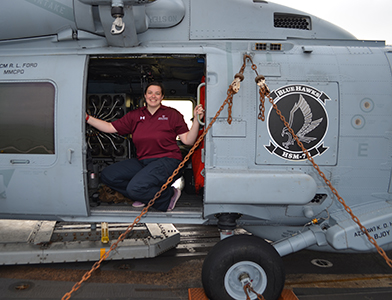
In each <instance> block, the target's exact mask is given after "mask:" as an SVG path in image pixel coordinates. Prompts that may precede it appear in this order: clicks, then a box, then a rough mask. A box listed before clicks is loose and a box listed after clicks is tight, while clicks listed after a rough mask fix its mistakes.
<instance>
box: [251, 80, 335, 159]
mask: <svg viewBox="0 0 392 300" xmlns="http://www.w3.org/2000/svg"><path fill="white" fill-rule="evenodd" d="M269 88H270V89H271V97H272V99H273V100H274V103H275V104H276V105H277V107H278V109H279V110H280V111H281V113H282V115H283V116H284V118H285V119H286V121H287V122H288V124H289V125H290V127H291V128H292V129H293V131H294V133H295V134H296V135H297V136H298V138H299V140H300V141H301V142H302V144H303V145H304V147H305V149H306V150H307V151H308V152H309V154H310V155H311V156H312V157H313V158H314V160H315V162H316V163H318V164H320V165H335V164H336V162H337V147H338V108H339V107H338V84H337V83H336V82H322V83H319V82H318V83H302V82H287V81H286V82H284V83H283V82H282V83H280V82H274V83H273V84H270V85H269ZM305 162H306V155H305V153H303V151H302V150H301V148H300V147H299V146H298V144H297V142H296V141H295V139H294V137H293V136H292V134H291V133H290V132H289V130H288V129H287V128H286V127H285V126H284V123H283V121H282V120H281V118H280V116H279V115H278V114H277V113H276V111H275V109H274V108H273V107H272V105H271V104H270V103H268V104H267V105H266V120H265V122H258V123H257V144H256V164H266V165H268V164H282V165H283V164H295V165H297V164H304V163H305Z"/></svg>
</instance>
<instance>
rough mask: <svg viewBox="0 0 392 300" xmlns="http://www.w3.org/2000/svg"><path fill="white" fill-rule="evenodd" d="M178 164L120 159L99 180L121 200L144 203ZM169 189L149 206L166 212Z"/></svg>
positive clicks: (170, 161)
mask: <svg viewBox="0 0 392 300" xmlns="http://www.w3.org/2000/svg"><path fill="white" fill-rule="evenodd" d="M179 163H180V161H179V160H177V159H174V158H168V157H162V158H149V159H143V160H140V161H139V160H137V159H136V158H132V159H128V160H124V161H120V162H117V163H115V164H112V165H110V166H108V167H106V168H105V169H104V170H103V171H102V172H101V181H102V182H103V183H105V184H106V185H107V186H108V187H110V188H112V189H114V190H116V191H118V192H120V193H121V194H123V195H124V196H125V197H127V198H129V199H131V200H133V201H140V202H143V203H145V204H147V203H148V202H149V201H150V200H151V199H152V198H154V196H155V194H156V193H157V192H158V191H159V190H160V189H161V187H162V185H163V184H164V183H165V182H166V181H167V179H168V178H169V177H170V175H172V174H173V171H174V170H175V169H176V168H177V167H178V165H179ZM172 196H173V188H171V187H170V186H168V187H167V189H165V190H164V191H163V192H162V195H161V197H159V198H158V199H157V200H155V203H154V205H153V206H152V207H154V208H156V209H158V210H161V211H167V208H168V206H169V203H170V199H171V197H172Z"/></svg>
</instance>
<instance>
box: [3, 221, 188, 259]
mask: <svg viewBox="0 0 392 300" xmlns="http://www.w3.org/2000/svg"><path fill="white" fill-rule="evenodd" d="M128 225H129V224H109V235H108V237H109V242H108V243H103V242H102V240H101V224H77V223H64V222H61V223H56V222H53V221H20V220H0V264H2V265H13V264H42V263H58V262H81V261H97V260H99V259H100V258H101V257H102V256H103V255H104V254H105V252H107V251H108V250H109V248H110V246H111V245H112V244H113V243H114V242H116V241H117V238H118V236H120V234H122V233H123V232H125V230H126V229H127V227H128ZM179 242H180V233H179V231H178V230H177V229H176V228H175V227H174V225H172V224H155V223H146V224H140V225H137V227H135V228H134V229H133V230H132V231H131V232H130V234H128V236H127V237H126V238H125V239H124V240H123V241H122V242H121V243H120V244H119V246H120V247H118V248H117V249H115V251H112V252H111V253H110V255H109V257H108V258H107V260H118V259H136V258H152V257H156V256H158V255H159V254H161V253H163V252H165V251H167V250H169V249H171V248H174V247H176V246H177V244H178V243H179Z"/></svg>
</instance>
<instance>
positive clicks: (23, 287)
mask: <svg viewBox="0 0 392 300" xmlns="http://www.w3.org/2000/svg"><path fill="white" fill-rule="evenodd" d="M33 287H34V283H32V282H28V281H23V282H16V283H14V284H11V285H10V286H9V288H8V289H9V290H11V291H17V292H21V291H28V290H31V289H32V288H33Z"/></svg>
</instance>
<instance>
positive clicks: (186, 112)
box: [162, 99, 193, 128]
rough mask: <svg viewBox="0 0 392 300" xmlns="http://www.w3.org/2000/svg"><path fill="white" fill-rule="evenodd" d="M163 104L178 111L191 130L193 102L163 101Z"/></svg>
mask: <svg viewBox="0 0 392 300" xmlns="http://www.w3.org/2000/svg"><path fill="white" fill-rule="evenodd" d="M162 104H163V105H166V106H170V107H173V108H175V109H177V110H178V111H179V112H180V113H181V114H182V115H183V116H184V120H185V123H186V124H187V125H188V128H191V126H192V118H193V103H192V101H191V100H186V99H184V100H183V99H181V100H163V101H162Z"/></svg>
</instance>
